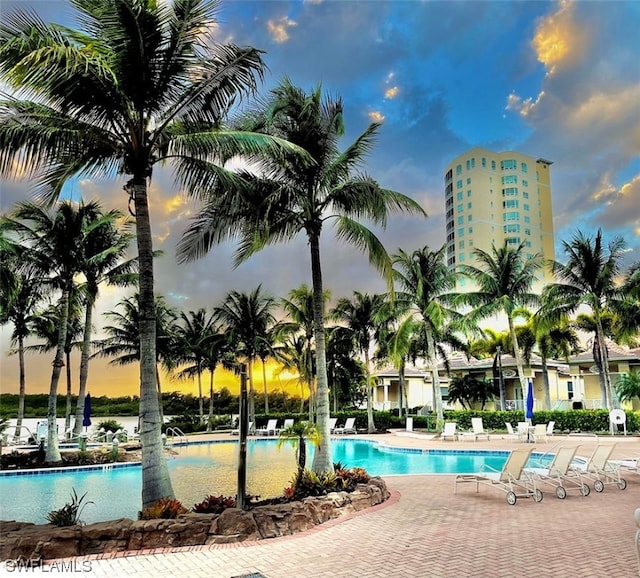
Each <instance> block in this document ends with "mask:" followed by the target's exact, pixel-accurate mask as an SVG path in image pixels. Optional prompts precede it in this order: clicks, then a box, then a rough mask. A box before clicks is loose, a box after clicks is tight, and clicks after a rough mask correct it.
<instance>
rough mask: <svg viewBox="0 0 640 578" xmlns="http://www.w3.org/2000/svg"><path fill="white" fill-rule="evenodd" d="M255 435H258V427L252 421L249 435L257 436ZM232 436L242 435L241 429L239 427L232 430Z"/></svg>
mask: <svg viewBox="0 0 640 578" xmlns="http://www.w3.org/2000/svg"><path fill="white" fill-rule="evenodd" d="M255 434H256V426H255V424H254V423H253V422H252V421H250V422H249V427H248V428H247V435H250V436H252V435H255ZM231 435H232V436H238V435H240V428H239V427H237V428H234V429H232V430H231Z"/></svg>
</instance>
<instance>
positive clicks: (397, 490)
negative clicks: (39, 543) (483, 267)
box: [2, 436, 640, 578]
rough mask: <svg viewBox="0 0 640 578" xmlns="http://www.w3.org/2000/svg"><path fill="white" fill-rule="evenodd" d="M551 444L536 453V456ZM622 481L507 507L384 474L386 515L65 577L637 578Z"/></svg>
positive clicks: (628, 450)
mask: <svg viewBox="0 0 640 578" xmlns="http://www.w3.org/2000/svg"><path fill="white" fill-rule="evenodd" d="M376 439H380V437H378V438H376ZM384 439H386V440H387V441H388V442H389V443H394V444H397V445H403V446H415V445H418V446H429V445H430V446H431V447H433V446H434V445H435V446H436V447H447V448H463V447H473V448H477V449H480V448H487V447H489V448H491V449H508V448H513V447H516V446H517V444H513V443H512V442H507V441H505V440H500V439H497V440H496V439H492V440H491V441H490V442H488V443H487V442H478V443H477V444H474V443H473V442H472V443H460V442H441V441H437V442H427V441H425V440H420V439H414V438H399V437H395V436H385V438H384ZM620 439H621V438H616V441H619V440H620ZM557 441H558V438H555V439H554V440H553V442H549V443H548V444H538V445H537V446H536V449H537V450H538V451H544V450H545V448H550V447H552V446H553V444H554V443H556V442H557ZM571 441H572V443H583V444H584V446H583V447H581V448H580V451H579V452H578V454H579V455H584V456H588V455H589V454H590V448H591V447H592V444H593V442H592V441H590V440H571ZM638 453H640V438H637V437H635V438H626V439H624V441H623V443H619V444H618V446H617V448H616V452H615V454H614V457H615V456H616V455H617V456H618V457H622V456H628V455H637V454H638ZM626 478H627V482H628V487H627V489H626V490H624V491H621V490H619V489H617V488H616V487H615V486H606V487H605V490H604V492H603V493H602V494H598V493H596V492H595V491H592V492H591V495H590V496H588V497H582V496H579V495H577V494H576V493H575V492H570V493H569V495H568V496H567V498H566V499H565V500H558V499H557V498H556V497H555V495H554V493H553V491H552V490H547V491H546V492H545V498H544V500H543V501H542V502H541V503H535V502H533V500H531V499H519V500H518V503H517V504H516V505H515V506H509V505H508V504H507V502H506V500H505V494H504V493H503V492H500V491H497V490H496V489H494V488H490V487H486V486H485V487H483V486H481V487H480V492H479V493H478V494H476V493H475V487H474V486H473V485H472V484H469V485H462V486H461V487H460V488H459V489H458V493H457V494H456V495H454V493H453V485H454V483H453V479H454V476H451V475H425V476H389V477H386V478H385V479H386V481H387V485H388V486H389V488H390V489H391V490H392V492H393V496H392V499H391V500H390V504H389V505H382V506H378V507H376V508H373V509H371V510H369V511H366V512H362V513H360V514H359V515H354V516H351V517H347V518H343V519H341V520H337V521H332V522H329V523H327V524H324V525H322V526H318V527H316V528H314V529H313V530H311V531H309V532H304V533H302V534H298V535H296V536H288V537H285V538H277V539H272V540H264V541H260V542H253V543H246V542H245V543H243V544H234V545H225V546H211V547H209V546H205V547H197V548H191V549H189V548H184V549H176V551H175V552H164V553H158V554H151V555H135V556H134V555H123V556H121V557H112V558H110V559H101V560H96V559H91V558H76V559H74V560H73V561H72V562H73V563H74V566H73V567H69V566H67V568H66V569H67V570H68V571H69V573H70V574H73V575H75V576H79V575H83V576H84V575H86V576H108V577H114V576H116V577H120V576H136V577H141V578H142V577H153V578H157V577H160V576H185V577H189V578H195V577H199V576H203V577H204V576H207V577H213V578H232V577H239V576H247V575H253V576H255V578H258V577H260V576H264V577H266V578H316V577H317V578H321V577H322V578H341V577H344V578H365V577H367V578H387V577H402V578H404V577H414V576H415V577H420V578H465V577H473V578H475V577H479V578H485V577H486V578H501V577H504V578H528V577H530V578H542V577H552V576H553V577H557V578H563V577H567V578H568V577H575V576H579V577H580V578H605V577H607V578H608V577H609V576H615V577H616V578H625V577H629V578H631V577H634V576H638V562H637V560H636V554H635V549H634V548H635V545H634V536H635V531H636V528H635V525H634V521H633V513H634V510H635V508H637V507H640V476H638V475H633V474H630V475H628V476H626ZM544 490H545V488H543V491H544ZM64 563H66V564H67V565H68V564H70V561H69V560H66V561H64ZM62 564H63V563H62V562H53V563H52V565H51V566H49V567H48V568H46V569H44V570H46V572H45V571H44V570H42V571H38V572H30V573H29V575H40V574H46V575H48V576H51V575H62V573H61V570H63V569H64V568H63V566H62ZM56 565H57V566H56ZM73 570H75V571H73ZM83 570H86V571H87V572H86V573H82V571H83ZM2 571H3V572H6V569H4V568H3V570H2ZM16 574H17V572H14V573H13V574H8V573H7V574H6V575H16Z"/></svg>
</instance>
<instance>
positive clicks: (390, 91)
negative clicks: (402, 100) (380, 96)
mask: <svg viewBox="0 0 640 578" xmlns="http://www.w3.org/2000/svg"><path fill="white" fill-rule="evenodd" d="M398 92H400V88H398V87H397V86H392V87H390V88H387V90H385V91H384V97H385V98H389V99H390V98H395V97H396V96H398Z"/></svg>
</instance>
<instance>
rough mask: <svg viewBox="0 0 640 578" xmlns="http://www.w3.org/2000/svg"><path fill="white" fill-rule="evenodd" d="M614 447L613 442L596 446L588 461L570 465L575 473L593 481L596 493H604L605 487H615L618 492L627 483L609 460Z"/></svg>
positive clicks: (617, 467) (575, 462)
mask: <svg viewBox="0 0 640 578" xmlns="http://www.w3.org/2000/svg"><path fill="white" fill-rule="evenodd" d="M615 446H616V444H615V442H614V443H603V444H598V445H597V446H596V448H595V449H594V450H593V453H592V454H591V457H590V458H589V459H588V460H586V461H581V462H577V461H574V463H573V464H572V468H573V469H574V470H576V472H577V473H579V474H580V475H582V476H583V477H585V478H587V479H589V480H592V481H593V489H594V490H595V491H596V492H602V491H604V487H605V486H607V485H615V486H617V487H618V488H619V489H620V490H624V489H625V488H626V487H627V481H626V480H625V479H624V478H623V477H621V476H620V467H619V466H618V465H617V464H616V463H615V462H614V461H612V460H611V459H610V458H611V454H612V453H613V450H614V448H615Z"/></svg>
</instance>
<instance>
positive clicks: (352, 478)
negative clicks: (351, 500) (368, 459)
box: [336, 468, 371, 492]
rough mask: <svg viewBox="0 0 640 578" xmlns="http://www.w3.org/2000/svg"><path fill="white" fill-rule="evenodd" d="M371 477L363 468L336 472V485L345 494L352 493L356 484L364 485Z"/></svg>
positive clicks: (343, 469)
mask: <svg viewBox="0 0 640 578" xmlns="http://www.w3.org/2000/svg"><path fill="white" fill-rule="evenodd" d="M370 479H371V476H370V475H369V474H368V473H367V472H366V470H364V469H363V468H352V469H350V470H349V469H345V468H341V469H338V470H336V485H337V487H338V488H339V489H341V490H343V491H346V492H353V491H354V490H355V489H356V486H357V485H358V484H366V483H367V482H368V481H369V480H370Z"/></svg>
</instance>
